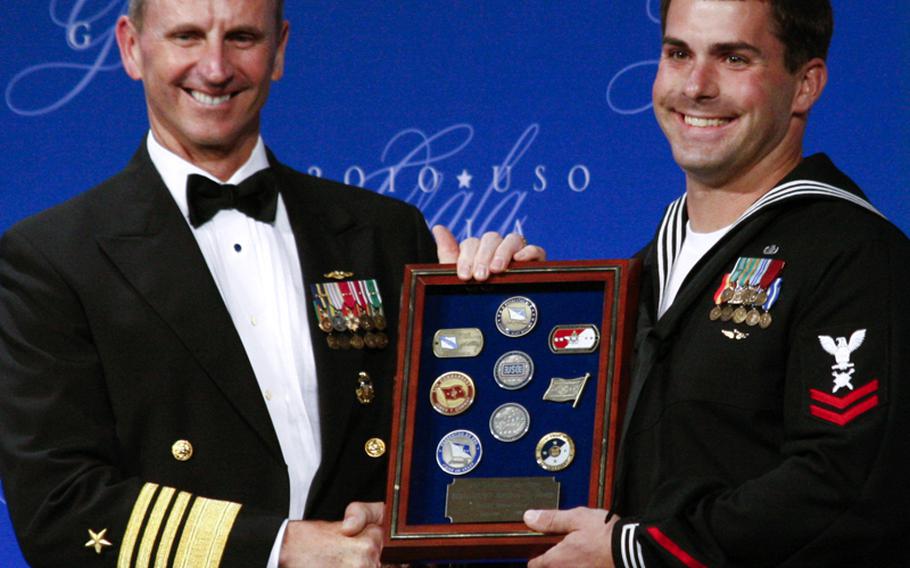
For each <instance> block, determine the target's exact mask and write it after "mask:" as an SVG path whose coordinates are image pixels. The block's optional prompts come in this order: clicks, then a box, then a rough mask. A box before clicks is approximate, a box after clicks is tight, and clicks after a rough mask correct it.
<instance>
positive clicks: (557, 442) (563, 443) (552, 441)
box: [537, 432, 575, 471]
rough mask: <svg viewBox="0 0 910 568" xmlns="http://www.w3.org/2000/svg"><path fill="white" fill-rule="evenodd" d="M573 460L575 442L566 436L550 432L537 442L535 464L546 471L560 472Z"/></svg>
mask: <svg viewBox="0 0 910 568" xmlns="http://www.w3.org/2000/svg"><path fill="white" fill-rule="evenodd" d="M573 459H575V442H573V441H572V438H570V437H569V435H568V434H564V433H562V432H550V433H549V434H547V435H545V436H544V437H543V438H541V439H540V441H539V442H537V463H538V465H540V467H542V468H544V469H545V470H547V471H561V470H564V469H566V468H567V467H569V464H571V463H572V460H573Z"/></svg>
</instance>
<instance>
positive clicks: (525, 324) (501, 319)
mask: <svg viewBox="0 0 910 568" xmlns="http://www.w3.org/2000/svg"><path fill="white" fill-rule="evenodd" d="M535 325H537V306H535V305H534V302H532V301H531V300H529V299H527V298H525V297H524V296H513V297H511V298H509V299H508V300H506V301H505V302H503V303H502V304H500V305H499V309H498V310H496V329H498V330H499V331H500V333H502V334H503V335H507V336H509V337H521V336H522V335H527V334H528V333H530V332H531V330H532V329H534V326H535Z"/></svg>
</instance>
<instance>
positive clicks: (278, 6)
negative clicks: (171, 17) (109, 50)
mask: <svg viewBox="0 0 910 568" xmlns="http://www.w3.org/2000/svg"><path fill="white" fill-rule="evenodd" d="M272 1H273V2H275V22H276V23H277V24H278V26H279V27H280V26H281V22H283V21H284V0H272ZM127 15H128V16H129V18H130V20H132V22H133V24H134V25H135V26H136V28H137V29H142V17H143V16H144V15H145V0H130V6H129V11H128V12H127Z"/></svg>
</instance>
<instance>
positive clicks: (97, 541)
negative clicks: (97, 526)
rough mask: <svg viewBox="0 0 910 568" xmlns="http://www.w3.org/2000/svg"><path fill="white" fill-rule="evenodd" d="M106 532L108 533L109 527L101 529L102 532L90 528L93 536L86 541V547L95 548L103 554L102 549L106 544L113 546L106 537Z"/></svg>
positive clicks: (89, 533) (98, 552) (90, 533)
mask: <svg viewBox="0 0 910 568" xmlns="http://www.w3.org/2000/svg"><path fill="white" fill-rule="evenodd" d="M105 533H107V529H101V531H100V532H95V531H93V530H92V529H89V530H88V535H89V537H91V538H90V539H89V541H88V542H87V543H85V548H94V549H95V552H96V553H97V554H101V550H102V549H103V548H104V547H105V546H111V543H110V542H108V541H107V540H106V539H105V538H104V535H105Z"/></svg>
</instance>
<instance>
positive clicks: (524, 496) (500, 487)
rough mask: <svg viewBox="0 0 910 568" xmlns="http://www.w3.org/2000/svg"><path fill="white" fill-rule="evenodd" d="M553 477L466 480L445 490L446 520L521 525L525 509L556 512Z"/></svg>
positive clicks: (459, 480) (557, 485)
mask: <svg viewBox="0 0 910 568" xmlns="http://www.w3.org/2000/svg"><path fill="white" fill-rule="evenodd" d="M558 508H559V482H558V481H556V478H554V477H487V478H483V477H469V478H465V479H455V480H453V481H452V483H450V484H449V486H448V487H447V488H446V517H447V518H448V519H449V520H450V521H452V522H453V523H505V522H521V518H522V515H524V512H525V511H527V510H528V509H558Z"/></svg>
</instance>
